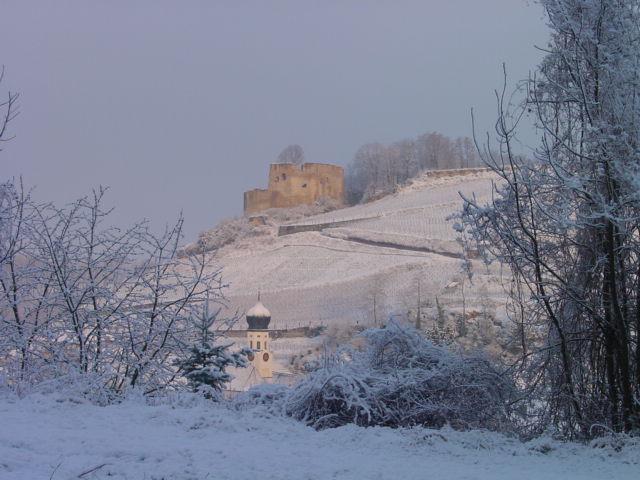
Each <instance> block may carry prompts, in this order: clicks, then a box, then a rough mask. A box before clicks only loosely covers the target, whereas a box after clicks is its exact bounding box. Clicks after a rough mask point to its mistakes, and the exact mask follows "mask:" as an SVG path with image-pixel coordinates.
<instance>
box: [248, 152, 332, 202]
mask: <svg viewBox="0 0 640 480" xmlns="http://www.w3.org/2000/svg"><path fill="white" fill-rule="evenodd" d="M322 197H326V198H330V199H333V200H335V201H336V202H338V203H339V204H342V203H343V202H344V170H343V168H342V167H339V166H337V165H329V164H324V163H304V164H302V165H294V164H292V163H274V164H272V165H271V167H270V168H269V187H268V188H267V190H261V189H254V190H249V191H247V192H245V194H244V211H245V213H246V214H252V213H256V212H260V211H262V210H266V209H268V208H289V207H295V206H297V205H310V204H312V203H314V202H316V201H317V200H318V199H320V198H322Z"/></svg>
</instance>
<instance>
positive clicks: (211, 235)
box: [183, 217, 261, 255]
mask: <svg viewBox="0 0 640 480" xmlns="http://www.w3.org/2000/svg"><path fill="white" fill-rule="evenodd" d="M260 233H261V230H260V228H259V227H255V226H254V225H252V224H251V223H250V222H249V219H248V218H246V217H238V218H229V219H226V220H222V221H221V222H220V223H219V224H218V225H217V226H215V227H214V228H212V229H211V230H206V231H204V232H200V234H199V235H198V240H197V241H196V242H194V243H192V244H189V245H187V246H186V247H185V248H184V251H183V253H184V254H186V255H196V254H198V253H203V252H211V251H213V250H217V249H218V248H222V247H224V246H225V245H229V244H231V243H234V242H236V241H238V240H241V239H243V238H247V237H252V236H255V235H259V234H260Z"/></svg>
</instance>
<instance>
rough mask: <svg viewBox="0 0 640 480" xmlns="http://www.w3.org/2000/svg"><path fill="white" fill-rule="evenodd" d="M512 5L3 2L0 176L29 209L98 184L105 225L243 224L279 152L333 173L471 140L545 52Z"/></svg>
mask: <svg viewBox="0 0 640 480" xmlns="http://www.w3.org/2000/svg"><path fill="white" fill-rule="evenodd" d="M546 38H547V28H546V26H545V23H544V19H543V17H542V11H541V9H540V7H539V6H538V5H535V4H533V5H531V2H528V1H525V0H416V1H408V0H407V1H404V0H390V1H374V0H369V1H364V0H362V1H355V0H353V1H348V0H342V1H338V0H336V1H332V0H318V1H304V0H291V1H275V0H273V1H268V0H261V1H240V0H237V1H231V0H230V1H204V0H203V1H187V0H183V1H177V0H176V1H158V0H145V1H142V0H140V1H136V2H133V1H128V0H127V1H124V0H123V1H87V0H82V1H80V0H79V1H62V0H56V1H53V0H52V1H27V0H0V46H1V47H0V64H4V65H5V67H6V78H5V82H4V83H3V84H2V85H0V93H1V94H2V95H6V91H7V90H8V89H11V90H15V91H19V92H20V94H21V101H20V110H21V113H20V116H19V117H18V119H16V121H15V123H14V124H13V126H12V132H13V133H14V134H16V138H15V140H13V141H12V142H11V143H9V144H5V146H4V147H5V150H4V151H3V152H2V153H0V172H1V174H0V175H1V178H0V179H2V180H4V179H6V178H7V177H11V176H16V175H22V176H23V177H24V181H25V183H26V184H28V185H30V186H35V187H36V195H37V197H38V199H41V200H53V201H56V202H66V201H70V200H72V199H73V198H76V197H78V196H80V195H83V194H85V193H87V192H89V191H90V189H91V188H92V187H94V186H97V185H100V184H103V185H108V186H110V187H111V194H110V196H109V198H108V200H109V201H110V202H111V203H112V204H113V205H114V206H115V207H116V211H115V214H114V221H116V222H117V223H120V224H123V225H124V224H127V223H130V222H133V221H134V220H137V219H141V218H149V219H152V220H153V223H154V225H156V226H161V225H163V224H164V223H166V222H168V221H171V220H172V219H174V218H175V217H176V216H177V215H178V213H179V212H180V210H182V211H183V212H184V215H185V217H186V233H187V237H188V238H187V240H191V239H193V238H194V237H195V235H196V233H197V232H198V231H200V230H203V229H205V228H208V227H211V226H213V225H214V224H215V223H216V222H217V221H218V220H220V219H221V218H224V217H229V216H235V215H239V214H241V213H242V193H243V191H244V190H247V189H250V188H254V187H265V186H266V178H267V168H268V164H269V163H270V162H271V161H273V160H274V159H275V158H276V157H277V155H278V153H279V152H280V150H281V149H282V148H283V147H285V146H286V145H287V144H290V143H298V144H300V145H302V147H303V148H304V150H305V154H306V158H307V160H308V161H313V162H331V163H339V164H343V165H344V164H346V163H347V162H349V161H350V159H351V158H352V157H353V154H354V153H355V151H356V150H357V148H358V147H359V146H360V145H362V144H364V143H367V142H371V141H380V142H385V143H386V142H391V141H394V140H399V139H402V138H405V137H411V136H415V135H417V134H420V133H423V132H426V131H439V132H441V133H444V134H446V135H449V136H461V135H470V132H471V122H470V115H469V111H470V108H471V107H474V108H475V109H476V111H477V112H478V115H479V119H480V124H481V127H482V128H485V129H486V128H491V121H492V120H493V117H494V115H495V104H494V100H493V90H494V89H495V88H496V87H499V86H500V84H501V64H502V62H506V64H507V68H508V70H509V72H510V76H511V77H512V78H513V79H514V80H515V79H517V78H522V77H526V76H527V74H528V72H529V71H530V70H532V69H533V68H534V67H535V66H536V65H537V63H538V62H539V60H540V53H539V52H538V51H536V49H535V48H534V45H539V46H543V45H544V44H545V43H546Z"/></svg>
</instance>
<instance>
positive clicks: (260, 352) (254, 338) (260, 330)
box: [247, 296, 273, 379]
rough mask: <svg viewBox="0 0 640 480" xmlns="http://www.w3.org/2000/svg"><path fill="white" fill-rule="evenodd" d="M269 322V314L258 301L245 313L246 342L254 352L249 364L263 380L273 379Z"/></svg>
mask: <svg viewBox="0 0 640 480" xmlns="http://www.w3.org/2000/svg"><path fill="white" fill-rule="evenodd" d="M270 322H271V312H269V310H267V309H266V307H265V306H264V305H263V304H262V302H261V301H260V296H258V303H256V304H255V305H254V306H253V307H251V308H250V309H249V311H248V312H247V324H248V325H249V329H248V330H247V340H248V341H249V348H251V349H253V350H254V353H252V354H251V355H250V356H249V360H250V361H251V364H252V365H253V367H254V368H255V369H256V371H257V372H258V375H259V376H260V377H262V378H264V379H270V378H272V377H273V359H272V358H271V357H272V355H271V351H270V350H269V345H270V344H271V341H270V338H269V323H270Z"/></svg>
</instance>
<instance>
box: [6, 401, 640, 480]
mask: <svg viewBox="0 0 640 480" xmlns="http://www.w3.org/2000/svg"><path fill="white" fill-rule="evenodd" d="M0 421H1V424H2V428H1V429H0V479H2V480H10V479H11V480H39V479H53V480H67V479H77V478H81V479H85V480H86V479H89V480H91V479H93V480H97V479H114V480H117V479H121V480H124V479H127V480H160V479H165V480H170V479H171V480H196V479H197V480H205V479H211V480H213V479H220V480H222V479H247V480H248V479H256V478H266V479H277V480H286V479H292V480H293V479H295V480H302V479H317V480H321V479H322V480H324V479H332V478H333V479H345V480H346V479H354V480H356V479H357V480H363V479H394V480H395V479H399V480H400V479H442V480H456V479H466V480H472V479H477V480H485V479H486V480H489V479H490V480H501V479H504V480H507V479H509V480H513V479H519V480H533V479H564V480H571V479H576V480H578V479H579V480H603V479H605V480H613V479H616V480H625V479H634V480H637V479H638V478H640V442H638V441H636V442H635V443H633V442H631V441H629V440H627V443H626V444H625V445H624V446H622V447H620V448H615V447H616V445H615V442H610V441H608V442H603V441H600V442H598V443H596V444H592V445H577V444H563V443H560V442H557V441H553V440H536V441H533V442H530V443H524V444H523V443H520V442H518V441H517V440H514V439H509V438H506V437H503V436H501V435H498V434H493V433H487V432H465V433H461V432H455V431H451V430H439V431H438V430H428V429H423V428H415V429H408V430H392V429H388V428H368V429H365V428H359V427H353V426H348V427H341V428H336V429H331V430H325V431H321V432H316V431H314V430H312V429H311V428H308V427H305V426H304V425H302V424H301V423H298V422H296V421H294V420H290V419H286V418H280V417H272V416H269V415H266V414H264V413H262V414H261V413H260V411H258V410H252V411H244V412H237V411H233V410H230V409H227V408H225V407H221V406H216V405H212V404H210V403H206V402H204V401H203V400H198V399H193V398H190V397H184V398H183V399H182V400H181V401H174V402H172V403H171V404H165V405H159V406H147V405H144V404H143V403H142V401H141V400H130V401H126V402H124V403H123V404H120V405H113V406H109V407H97V406H93V405H89V404H83V403H74V402H70V401H68V400H65V401H61V398H59V399H58V401H56V399H54V398H52V397H50V396H44V397H43V396H32V397H28V398H26V399H23V400H16V399H14V398H8V397H6V396H5V397H0Z"/></svg>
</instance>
